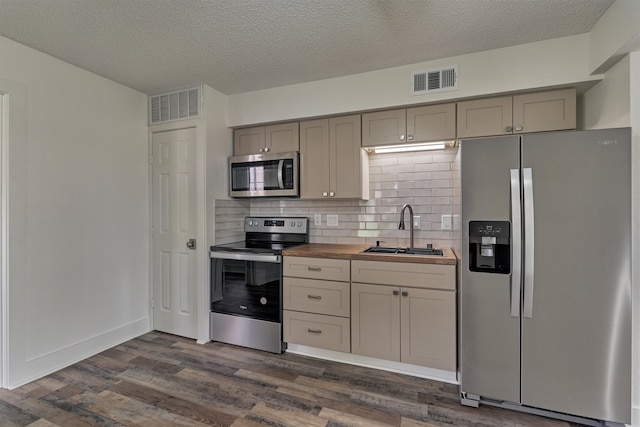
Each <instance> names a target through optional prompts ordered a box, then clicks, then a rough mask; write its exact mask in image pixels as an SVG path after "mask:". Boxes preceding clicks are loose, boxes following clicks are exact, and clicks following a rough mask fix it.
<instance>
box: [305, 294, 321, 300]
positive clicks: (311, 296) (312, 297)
mask: <svg viewBox="0 0 640 427" xmlns="http://www.w3.org/2000/svg"><path fill="white" fill-rule="evenodd" d="M307 298H309V299H322V296H320V295H307Z"/></svg>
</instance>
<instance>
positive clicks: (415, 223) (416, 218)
mask: <svg viewBox="0 0 640 427" xmlns="http://www.w3.org/2000/svg"><path fill="white" fill-rule="evenodd" d="M413 228H420V216H419V215H414V216H413Z"/></svg>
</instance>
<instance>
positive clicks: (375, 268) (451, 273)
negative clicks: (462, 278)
mask: <svg viewBox="0 0 640 427" xmlns="http://www.w3.org/2000/svg"><path fill="white" fill-rule="evenodd" d="M351 280H352V281H353V282H354V283H355V282H359V283H374V284H380V285H397V286H413V287H416V288H427V289H450V290H455V289H456V270H455V266H453V265H437V264H416V263H405V262H381V261H360V260H353V261H351Z"/></svg>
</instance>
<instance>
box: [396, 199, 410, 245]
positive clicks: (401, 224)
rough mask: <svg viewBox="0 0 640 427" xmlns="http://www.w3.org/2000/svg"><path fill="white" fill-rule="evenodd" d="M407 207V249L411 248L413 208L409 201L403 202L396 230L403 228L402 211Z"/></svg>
mask: <svg viewBox="0 0 640 427" xmlns="http://www.w3.org/2000/svg"><path fill="white" fill-rule="evenodd" d="M407 208H409V249H413V208H412V207H411V205H410V204H409V203H405V204H404V206H402V210H401V211H400V224H398V230H404V229H405V228H404V211H405V209H407Z"/></svg>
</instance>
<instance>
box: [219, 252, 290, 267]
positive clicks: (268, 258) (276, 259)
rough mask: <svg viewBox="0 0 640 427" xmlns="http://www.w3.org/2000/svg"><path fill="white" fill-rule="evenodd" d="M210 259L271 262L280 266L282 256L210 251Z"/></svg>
mask: <svg viewBox="0 0 640 427" xmlns="http://www.w3.org/2000/svg"><path fill="white" fill-rule="evenodd" d="M209 257H211V258H215V259H233V260H238V261H256V262H271V263H274V264H278V263H280V261H281V260H282V257H281V256H280V255H261V254H239V253H233V252H219V251H210V252H209Z"/></svg>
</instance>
